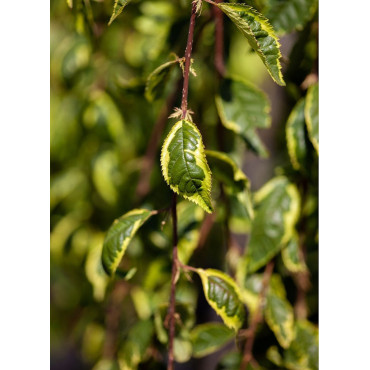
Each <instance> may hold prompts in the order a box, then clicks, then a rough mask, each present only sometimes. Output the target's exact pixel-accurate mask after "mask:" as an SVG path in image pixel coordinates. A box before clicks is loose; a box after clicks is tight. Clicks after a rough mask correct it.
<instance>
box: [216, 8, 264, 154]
mask: <svg viewBox="0 0 370 370" xmlns="http://www.w3.org/2000/svg"><path fill="white" fill-rule="evenodd" d="M229 5H231V4H229ZM216 107H217V111H218V114H219V116H220V119H221V122H222V124H223V125H224V126H225V127H226V128H227V129H229V130H231V131H233V132H234V133H236V134H237V135H239V136H240V137H241V138H242V139H243V140H244V141H245V143H246V144H247V145H248V147H249V148H250V149H251V150H253V151H254V152H255V153H257V154H258V155H260V156H262V157H267V155H268V153H267V150H266V148H265V146H264V145H263V143H262V142H261V140H260V138H259V137H258V135H257V133H256V129H257V128H268V127H269V126H270V124H271V118H270V115H269V112H270V104H269V101H268V100H267V97H266V95H265V94H264V93H263V92H262V91H261V90H259V89H257V88H256V87H255V86H253V85H252V84H250V83H247V82H245V81H243V80H241V79H239V78H232V79H231V78H226V79H224V80H223V82H222V85H221V89H220V95H218V96H216Z"/></svg>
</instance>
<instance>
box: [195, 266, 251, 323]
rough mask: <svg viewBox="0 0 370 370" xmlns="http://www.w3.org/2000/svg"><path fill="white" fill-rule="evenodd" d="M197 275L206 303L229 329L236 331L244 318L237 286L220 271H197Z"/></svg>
mask: <svg viewBox="0 0 370 370" xmlns="http://www.w3.org/2000/svg"><path fill="white" fill-rule="evenodd" d="M197 273H198V274H199V276H200V278H201V279H202V284H203V291H204V295H205V297H206V299H207V301H208V303H209V304H210V305H211V307H212V308H213V309H214V310H215V311H216V313H217V314H218V315H219V316H221V318H222V320H223V321H224V323H225V324H226V325H227V326H228V327H229V328H232V329H234V330H238V329H239V328H240V327H241V326H242V325H243V322H244V316H245V312H244V307H243V304H242V300H241V295H240V291H239V288H238V286H237V285H236V284H235V282H234V281H233V280H232V279H231V278H230V277H229V276H228V275H226V274H225V273H223V272H221V271H217V270H213V269H207V270H203V269H197Z"/></svg>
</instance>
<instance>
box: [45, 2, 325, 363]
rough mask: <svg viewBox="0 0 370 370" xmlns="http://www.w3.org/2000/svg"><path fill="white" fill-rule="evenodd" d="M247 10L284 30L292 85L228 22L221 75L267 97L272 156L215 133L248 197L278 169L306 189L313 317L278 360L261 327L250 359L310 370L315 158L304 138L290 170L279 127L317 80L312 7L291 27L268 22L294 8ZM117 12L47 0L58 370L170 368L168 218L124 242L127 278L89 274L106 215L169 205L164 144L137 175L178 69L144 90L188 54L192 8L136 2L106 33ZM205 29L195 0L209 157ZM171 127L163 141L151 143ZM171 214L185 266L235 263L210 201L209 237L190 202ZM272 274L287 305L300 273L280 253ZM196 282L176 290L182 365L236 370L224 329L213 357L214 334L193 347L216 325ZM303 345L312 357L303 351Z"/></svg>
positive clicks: (200, 101)
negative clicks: (277, 80)
mask: <svg viewBox="0 0 370 370" xmlns="http://www.w3.org/2000/svg"><path fill="white" fill-rule="evenodd" d="M293 2H294V1H293ZM295 2H296V3H298V5H299V4H300V2H299V1H298V2H297V1H295ZM301 2H302V3H305V2H304V1H301ZM248 3H249V4H250V5H253V6H255V7H256V8H257V9H259V10H260V11H262V12H263V13H264V14H266V15H267V16H269V17H270V19H272V24H273V25H277V26H278V27H279V25H280V27H281V31H280V32H279V34H280V35H281V40H280V41H281V44H282V54H283V59H282V62H283V74H284V77H285V80H286V82H287V86H286V87H280V86H277V85H276V84H274V83H273V81H272V80H271V78H270V77H269V75H268V73H267V72H266V70H265V67H264V65H263V64H262V62H261V61H260V59H259V58H258V56H257V55H256V53H254V52H252V51H251V49H250V47H249V46H248V43H247V42H246V41H245V39H244V38H243V36H242V35H241V34H240V33H239V32H238V31H237V30H236V28H235V27H234V26H233V25H232V24H231V22H229V21H228V20H227V19H225V22H224V25H225V58H226V67H227V70H228V72H229V74H230V75H236V76H240V77H243V78H244V79H246V80H248V81H250V82H252V83H254V84H256V85H258V86H259V87H260V88H261V89H262V90H263V91H265V92H266V93H267V95H268V97H269V100H270V102H271V106H272V111H271V112H272V125H271V127H270V128H269V129H267V130H259V134H260V137H261V139H262V141H263V142H264V143H265V145H266V147H267V149H268V151H269V152H270V156H269V158H265V159H261V158H259V157H257V156H256V155H255V154H254V153H252V152H250V151H246V147H245V145H244V143H243V142H242V140H241V139H239V138H237V137H234V136H233V134H232V133H230V132H229V131H224V132H223V137H224V140H223V142H224V146H225V148H224V150H225V151H226V152H228V153H229V154H230V156H231V157H232V158H234V160H235V161H236V162H237V163H238V164H239V165H240V166H241V167H242V168H243V170H244V172H245V174H246V175H247V176H248V178H249V179H250V181H251V187H252V190H256V189H258V188H260V187H261V186H262V185H263V184H264V183H265V182H266V181H267V180H269V179H270V178H272V177H273V176H274V175H277V174H282V173H284V174H285V175H286V176H288V177H289V178H290V179H291V181H293V182H294V183H296V184H297V186H298V187H299V189H302V187H303V188H304V189H305V194H308V195H307V199H306V200H305V203H304V207H305V210H306V215H307V217H306V219H305V224H304V228H305V235H306V239H305V240H306V264H307V266H308V270H309V272H310V274H309V276H310V286H309V289H308V290H307V296H306V302H307V318H308V320H309V321H310V322H311V323H312V324H310V323H308V321H302V323H301V324H297V326H296V329H295V330H296V331H297V334H296V335H297V336H298V337H299V336H301V338H302V339H300V341H301V342H302V343H305V344H304V345H305V346H306V347H304V348H305V349H303V350H302V348H301V347H300V346H299V345H297V344H296V345H295V346H296V347H298V348H295V347H294V346H293V348H289V349H288V350H287V351H286V352H285V353H284V354H283V352H282V350H281V348H280V349H278V342H277V341H276V339H275V337H274V334H273V333H272V331H271V330H270V329H269V327H268V326H267V325H266V324H263V325H262V326H261V328H260V330H259V332H258V336H257V339H256V342H255V346H254V355H255V357H256V359H257V361H258V362H259V363H260V365H261V366H264V367H265V368H271V369H273V368H289V369H301V368H302V369H303V368H305V369H306V368H308V369H313V368H317V364H315V363H314V362H315V361H313V363H310V364H307V363H306V364H302V363H301V364H299V361H300V359H301V357H302V356H303V355H302V353H301V352H302V351H303V352H304V355H305V356H306V355H307V356H308V357H309V361H311V360H312V358H315V355H317V353H316V354H315V351H317V347H316V344H315V343H314V342H315V339H313V338H316V336H315V335H316V334H315V335H314V336H310V334H307V333H316V330H317V329H316V325H317V322H318V291H317V289H318V288H317V271H318V255H317V157H316V155H315V151H314V149H313V147H312V145H311V144H310V143H309V141H308V140H307V137H306V141H307V143H309V145H310V146H309V147H308V149H307V153H306V154H305V157H304V164H303V165H301V167H300V170H297V169H295V168H293V167H292V165H291V162H290V160H289V155H288V150H287V143H286V139H285V125H286V120H287V118H288V116H289V114H290V112H291V110H292V109H293V107H294V106H295V104H296V102H297V101H298V100H299V99H300V98H301V97H304V96H305V94H306V91H307V87H308V86H309V85H311V84H312V82H315V81H316V80H317V57H318V56H317V36H318V26H317V7H316V11H315V12H313V13H312V14H308V13H307V14H304V15H303V16H302V17H301V18H302V19H300V21H299V22H298V21H297V22H296V24H293V26H291V25H290V26H289V27H286V25H285V26H284V25H283V26H281V20H279V18H277V20H274V18H273V16H271V14H272V15H273V14H274V9H275V10H276V9H278V7H279V6H280V7H281V6H283V5H284V3H289V1H278V0H274V1H272V0H266V1H263V0H259V1H257V0H255V1H249V2H248ZM311 3H312V2H311ZM69 5H73V6H72V8H71V7H70V6H69ZM112 9H113V1H109V0H99V1H98V0H96V1H94V0H73V2H72V1H71V0H70V1H67V2H66V1H65V0H51V46H50V52H51V77H50V84H51V98H50V104H51V138H50V140H51V148H50V158H51V199H50V207H51V368H52V369H55V370H57V369H63V370H64V369H70V370H72V369H91V368H94V369H95V370H97V369H99V370H100V369H115V368H121V369H135V368H137V367H138V366H139V367H140V368H142V369H165V361H166V345H167V340H168V338H167V332H166V329H165V322H164V319H165V312H166V309H167V304H168V303H167V302H168V297H169V281H170V275H171V259H170V256H171V225H170V221H169V215H168V214H167V213H163V214H161V215H160V216H159V217H154V218H152V219H150V220H149V221H148V222H147V223H146V224H145V225H144V226H143V227H142V229H141V230H140V232H139V233H138V235H137V236H136V237H135V238H134V240H133V242H132V243H131V244H130V248H129V249H128V250H127V253H126V255H125V258H124V261H123V262H122V265H121V267H122V271H126V272H125V274H124V275H125V278H126V280H125V279H124V278H123V276H122V277H116V278H115V281H113V282H110V281H108V278H107V277H106V276H105V275H104V273H103V271H102V270H101V269H100V270H99V268H97V266H99V261H100V255H101V248H102V243H103V240H104V233H105V232H106V230H107V229H108V227H109V226H110V224H111V223H112V221H113V220H114V219H115V218H117V217H119V216H121V215H122V214H124V213H125V212H127V211H129V210H131V209H133V208H135V207H138V206H140V207H146V208H149V209H162V208H165V207H168V206H169V205H170V202H171V198H172V195H171V191H170V189H169V187H168V186H167V185H166V184H165V182H164V180H163V178H162V175H161V172H160V165H159V150H160V145H158V147H157V148H156V152H155V157H154V161H153V163H151V168H152V171H151V173H150V176H149V178H148V180H147V182H146V183H144V188H145V189H146V190H145V191H140V190H138V183H139V177H140V172H141V171H142V169H143V168H146V167H145V165H146V163H144V162H145V160H146V159H145V152H146V150H147V146H148V142H149V138H150V137H151V133H152V129H153V127H155V124H156V122H157V120H158V117H159V116H160V115H161V112H162V110H163V107H164V106H166V104H167V103H166V100H167V101H168V99H169V97H171V96H172V101H171V102H169V103H170V105H171V108H170V109H169V112H165V114H166V113H167V116H168V115H169V114H170V113H171V111H172V107H176V106H179V105H180V98H181V96H180V95H181V94H180V92H179V88H178V87H179V86H181V85H180V83H181V70H180V69H179V68H178V67H177V66H175V68H173V69H172V70H171V72H170V73H169V75H168V76H167V80H166V81H167V82H166V84H165V85H164V86H162V87H161V90H160V91H156V93H155V94H154V96H153V97H151V98H150V97H149V99H148V96H146V94H145V86H146V81H147V78H148V76H149V75H150V73H151V72H152V71H153V70H155V69H156V68H157V67H158V66H160V65H161V64H163V63H165V62H168V61H169V60H171V58H173V55H174V54H175V55H178V56H180V57H181V56H182V55H183V53H184V50H185V43H186V38H187V32H188V22H189V17H190V1H185V0H171V1H168V0H158V1H156V0H151V1H146V0H140V1H138V0H133V1H132V2H131V3H130V4H129V5H128V6H127V7H126V8H125V9H124V11H123V13H122V14H121V15H120V16H119V17H118V18H117V19H116V20H115V21H114V22H113V23H112V24H111V25H110V26H109V27H108V21H109V19H110V16H111V14H112ZM274 22H275V24H274ZM279 22H280V23H279ZM293 23H294V22H293ZM284 27H285V28H284ZM214 28H215V26H214V22H213V18H212V10H211V7H210V6H209V5H208V4H206V3H204V4H203V10H202V14H201V16H200V17H198V18H197V24H196V29H195V44H194V52H193V58H194V64H193V67H194V69H195V71H196V74H197V77H191V80H190V87H189V88H190V92H189V106H190V108H191V109H192V110H193V111H194V121H195V122H197V124H198V126H199V127H200V130H201V132H202V135H203V140H204V142H205V146H206V148H207V149H217V145H218V144H217V140H218V139H217V122H218V116H217V110H216V106H215V103H214V95H215V92H216V89H217V83H216V74H215V70H214V67H213V63H214V61H213V59H214ZM287 31H288V32H287ZM173 53H174V54H173ZM315 79H316V80H315ZM179 81H180V82H179ZM171 103H172V104H171ZM172 121H173V120H172ZM173 122H174V121H173ZM170 126H171V125H170V124H168V125H167V126H166V128H165V129H164V130H163V133H161V140H160V141H159V142H160V143H161V142H162V141H163V138H164V137H165V135H166V134H167V132H168V130H169V128H170ZM306 136H307V133H306ZM307 145H308V144H307ZM212 191H213V193H212V197H213V199H219V198H220V196H221V195H220V190H219V187H218V186H215V185H214V186H213V190H212ZM234 198H235V197H234ZM234 198H233V197H232V196H230V199H231V200H230V202H231V204H232V209H233V219H232V220H231V222H230V225H231V228H232V231H233V235H234V237H235V239H236V240H237V241H238V242H239V244H240V245H245V243H246V234H247V231H248V227H249V223H248V220H246V219H245V217H244V216H243V210H239V211H238V200H237V199H234ZM233 204H234V205H233ZM178 212H179V235H180V243H182V244H183V247H182V248H180V250H181V252H180V253H182V257H181V258H183V260H184V261H188V260H191V265H192V266H199V267H202V268H208V267H211V268H217V269H220V270H224V271H228V272H229V273H232V267H230V266H233V265H234V266H235V263H236V262H235V261H236V260H237V259H238V255H237V254H235V251H229V252H228V254H227V258H225V253H226V252H227V240H226V236H225V224H224V218H225V213H226V212H227V209H225V207H224V205H223V204H217V212H216V214H215V218H214V219H213V220H212V223H211V225H210V227H211V230H210V232H209V234H208V237H207V238H206V240H202V232H204V229H202V232H201V231H200V228H201V226H202V225H204V222H203V220H204V217H205V215H204V212H203V211H202V210H201V209H200V208H199V207H197V206H195V205H193V204H191V203H189V202H185V201H181V202H180V203H179V205H178ZM240 230H244V233H243V232H241V231H240ZM200 246H201V247H200ZM100 267H101V266H100ZM275 273H276V274H278V275H279V276H280V278H281V279H282V280H283V282H284V285H285V289H286V294H287V299H288V301H289V302H290V303H291V304H292V305H293V306H294V304H295V302H296V299H297V288H296V283H295V277H294V274H292V273H291V272H289V271H288V270H287V269H286V267H285V266H284V264H283V261H282V259H281V257H279V256H278V257H277V263H276V267H275ZM128 278H130V279H128ZM193 279H194V280H193V282H191V281H189V280H187V279H186V277H184V276H182V277H181V279H180V281H179V283H178V289H177V305H178V307H177V311H178V312H181V320H182V323H181V325H179V327H178V328H177V333H178V334H177V337H176V343H175V356H176V359H177V361H178V362H181V363H183V364H180V365H179V367H178V368H179V369H181V368H183V369H212V368H216V366H217V368H218V369H234V368H237V366H238V363H239V362H240V354H238V352H237V348H240V346H239V344H238V343H235V341H232V340H231V341H230V335H229V333H228V332H227V329H225V327H221V328H212V330H214V332H213V334H212V335H213V336H214V338H217V336H220V338H226V340H229V344H228V345H227V346H226V347H224V349H223V350H221V351H218V352H215V354H210V353H212V352H214V351H215V350H217V349H218V348H220V346H222V345H223V344H225V343H224V340H223V339H221V340H220V341H221V344H220V345H219V346H218V347H217V346H216V347H217V348H215V350H213V351H212V350H209V349H208V350H207V349H204V347H202V343H198V342H194V337H195V336H196V332H194V325H195V324H198V325H199V324H204V323H206V322H209V321H219V318H218V317H217V316H216V315H215V313H214V312H213V311H212V309H210V308H209V307H208V305H207V304H206V301H205V298H204V296H203V293H202V291H201V285H200V282H199V281H198V280H197V279H196V277H194V278H193ZM220 333H221V334H220ZM305 341H306V342H305ZM238 346H239V347H238ZM307 348H308V349H307ZM309 350H310V351H311V352H312V351H313V354H307V353H308V352H309ZM202 351H203V352H202ZM266 352H268V356H267V355H266ZM197 353H198V355H197ZM204 354H206V355H207V356H206V357H203V355H204ZM208 354H210V355H208ZM225 354H226V355H225ZM311 355H312V356H313V357H312V356H311ZM282 356H284V359H282ZM310 356H311V357H310ZM284 361H285V362H284ZM311 362H312V361H311ZM139 363H140V365H139ZM292 364H293V365H292ZM297 364H298V365H297Z"/></svg>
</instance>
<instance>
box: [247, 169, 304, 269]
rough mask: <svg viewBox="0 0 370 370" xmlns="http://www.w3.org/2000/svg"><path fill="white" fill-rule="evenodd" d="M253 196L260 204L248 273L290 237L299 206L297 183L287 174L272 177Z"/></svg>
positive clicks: (250, 244) (249, 250)
mask: <svg viewBox="0 0 370 370" xmlns="http://www.w3.org/2000/svg"><path fill="white" fill-rule="evenodd" d="M254 199H255V205H256V207H257V208H256V209H255V217H254V219H253V222H252V232H251V237H250V241H249V244H248V246H247V250H246V254H245V259H246V271H247V273H252V272H254V271H256V270H258V269H259V268H260V267H262V266H264V265H265V264H266V263H267V262H268V261H269V260H270V259H271V258H272V257H274V256H275V255H276V254H277V253H278V252H279V251H280V249H281V248H282V247H283V246H284V245H285V244H286V243H287V242H288V241H289V240H290V239H291V237H292V235H293V232H294V226H295V224H296V222H297V219H298V215H299V207H300V198H299V193H298V190H297V188H296V186H295V185H293V184H292V183H290V182H289V181H288V179H287V178H286V177H284V176H280V177H275V178H274V179H272V180H270V181H269V182H268V183H267V184H265V185H264V186H263V187H262V189H260V190H259V191H258V192H257V193H256V194H255V198H254Z"/></svg>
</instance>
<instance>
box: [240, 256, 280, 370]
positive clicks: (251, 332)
mask: <svg viewBox="0 0 370 370" xmlns="http://www.w3.org/2000/svg"><path fill="white" fill-rule="evenodd" d="M273 270H274V261H270V262H269V263H268V264H267V266H266V268H265V271H264V272H263V278H262V289H261V292H260V294H259V300H258V301H259V306H258V308H257V311H256V313H255V314H254V316H253V318H252V322H251V325H250V327H249V329H248V330H247V341H246V343H245V347H244V355H243V360H242V363H241V365H240V370H245V369H246V368H247V366H248V364H249V363H250V362H251V361H252V359H253V355H252V350H253V344H254V339H255V337H256V331H257V327H258V325H259V323H260V322H261V321H262V317H263V316H262V309H263V301H264V299H265V297H266V293H267V288H268V285H269V282H270V279H271V275H272V271H273Z"/></svg>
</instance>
